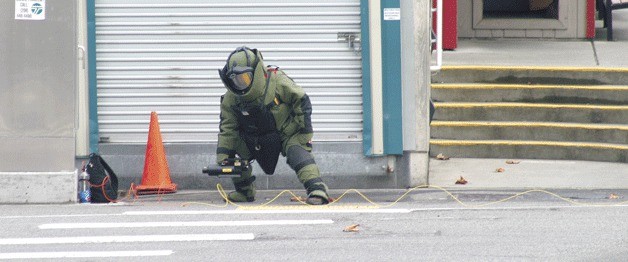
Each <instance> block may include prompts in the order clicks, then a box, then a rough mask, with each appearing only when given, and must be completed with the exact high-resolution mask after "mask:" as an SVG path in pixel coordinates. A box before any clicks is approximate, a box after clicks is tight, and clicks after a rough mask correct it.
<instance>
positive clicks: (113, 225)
mask: <svg viewBox="0 0 628 262" xmlns="http://www.w3.org/2000/svg"><path fill="white" fill-rule="evenodd" d="M332 223H334V221H332V220H330V219H323V220H245V221H193V222H180V221H177V222H131V223H55V224H43V225H40V226H39V229H77V228H137V227H228V226H276V225H320V224H332Z"/></svg>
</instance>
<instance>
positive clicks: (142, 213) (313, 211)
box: [124, 206, 411, 216]
mask: <svg viewBox="0 0 628 262" xmlns="http://www.w3.org/2000/svg"><path fill="white" fill-rule="evenodd" d="M250 208H251V209H245V210H189V211H127V212H124V214H125V215H132V216H148V215H233V214H238V215H239V214H346V213H369V214H373V213H383V214H391V213H393V214H395V213H396V214H405V213H410V212H411V210H410V209H360V208H357V209H290V208H291V207H290V206H275V207H264V209H262V207H259V208H255V209H254V207H250ZM280 208H282V209H280Z"/></svg>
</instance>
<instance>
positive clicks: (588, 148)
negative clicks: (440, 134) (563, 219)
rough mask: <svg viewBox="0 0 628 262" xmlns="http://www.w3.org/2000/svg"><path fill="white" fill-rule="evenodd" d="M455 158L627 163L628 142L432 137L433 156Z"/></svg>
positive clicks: (431, 153)
mask: <svg viewBox="0 0 628 262" xmlns="http://www.w3.org/2000/svg"><path fill="white" fill-rule="evenodd" d="M438 154H444V155H446V156H449V157H455V158H515V159H522V158H525V159H569V160H588V161H602V162H620V163H628V145H618V144H607V143H587V142H558V141H521V140H447V139H431V140H430V156H437V155H438Z"/></svg>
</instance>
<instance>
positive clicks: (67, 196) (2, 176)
mask: <svg viewBox="0 0 628 262" xmlns="http://www.w3.org/2000/svg"><path fill="white" fill-rule="evenodd" d="M77 183H78V176H77V174H76V173H74V172H0V188H2V190H0V203H2V204H52V203H75V202H76V199H77Z"/></svg>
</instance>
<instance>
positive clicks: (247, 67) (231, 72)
mask: <svg viewBox="0 0 628 262" xmlns="http://www.w3.org/2000/svg"><path fill="white" fill-rule="evenodd" d="M247 51H249V52H251V53H253V54H254V59H252V58H251V57H250V55H249V53H248V52H247ZM239 52H244V54H245V56H246V64H244V65H239V64H238V63H237V61H234V62H233V63H232V64H231V66H229V62H230V61H231V57H232V56H233V55H234V54H237V53H239ZM258 56H259V53H258V52H257V49H249V48H247V47H239V48H238V49H236V50H235V51H233V52H232V53H231V54H230V55H229V57H228V58H227V63H226V64H225V67H223V68H222V70H218V74H219V75H220V79H221V80H222V83H223V84H224V85H225V86H226V87H227V88H228V89H229V90H231V91H232V92H233V93H235V94H238V95H244V94H246V93H247V92H248V91H249V90H250V89H251V85H252V84H253V80H254V77H255V68H256V67H257V64H258V63H259V58H258ZM251 60H253V61H251Z"/></svg>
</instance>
